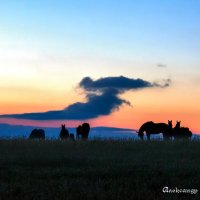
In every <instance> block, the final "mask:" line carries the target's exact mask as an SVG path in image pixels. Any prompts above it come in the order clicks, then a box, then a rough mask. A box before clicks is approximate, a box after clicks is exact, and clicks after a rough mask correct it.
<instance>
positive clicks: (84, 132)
mask: <svg viewBox="0 0 200 200" xmlns="http://www.w3.org/2000/svg"><path fill="white" fill-rule="evenodd" d="M89 132H90V125H89V124H88V123H83V124H82V126H81V125H79V126H78V127H77V128H76V134H77V138H78V139H80V136H81V138H82V139H83V140H87V139H88V135H89Z"/></svg>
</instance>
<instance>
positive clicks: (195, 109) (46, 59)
mask: <svg viewBox="0 0 200 200" xmlns="http://www.w3.org/2000/svg"><path fill="white" fill-rule="evenodd" d="M199 19H200V1H197V0H163V1H160V0H115V1H114V0H77V1H73V0H57V1H54V0H43V1H40V0H34V1H31V0H9V1H7V0H2V1H1V2H0V24H1V29H0V80H1V81H0V115H1V116H0V123H10V124H25V125H35V126H44V125H45V126H60V124H62V123H66V124H67V126H76V125H77V124H79V123H81V122H83V121H88V122H90V123H91V125H92V126H112V127H122V128H133V129H138V128H139V127H140V126H141V125H142V124H143V123H144V122H146V121H155V122H166V123H167V121H168V120H173V123H174V125H175V123H176V121H177V120H181V124H182V126H188V127H189V128H190V129H191V130H192V131H193V132H196V133H200V127H199V120H200V106H199V102H200V95H199V94H200V56H199V52H200V37H199V35H200V22H199ZM23 113H25V115H23ZM27 113H28V114H27ZM16 114H18V115H16ZM21 114H22V115H21ZM50 115H51V117H49V116H50Z"/></svg>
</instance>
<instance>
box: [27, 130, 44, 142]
mask: <svg viewBox="0 0 200 200" xmlns="http://www.w3.org/2000/svg"><path fill="white" fill-rule="evenodd" d="M29 138H30V139H43V140H44V139H45V132H44V130H43V129H33V130H32V132H31V134H30V136H29Z"/></svg>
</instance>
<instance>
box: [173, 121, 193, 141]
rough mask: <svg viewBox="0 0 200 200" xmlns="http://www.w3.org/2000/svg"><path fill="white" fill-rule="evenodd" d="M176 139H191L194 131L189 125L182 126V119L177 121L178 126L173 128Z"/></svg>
mask: <svg viewBox="0 0 200 200" xmlns="http://www.w3.org/2000/svg"><path fill="white" fill-rule="evenodd" d="M173 136H174V140H178V139H191V137H192V132H191V131H190V129H189V128H188V127H181V121H177V122H176V126H175V127H174V129H173Z"/></svg>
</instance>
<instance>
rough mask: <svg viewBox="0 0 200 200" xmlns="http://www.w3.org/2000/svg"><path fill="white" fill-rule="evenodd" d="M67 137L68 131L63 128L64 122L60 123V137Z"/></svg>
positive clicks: (62, 138) (63, 138) (64, 138)
mask: <svg viewBox="0 0 200 200" xmlns="http://www.w3.org/2000/svg"><path fill="white" fill-rule="evenodd" d="M68 138H69V131H68V130H67V129H66V128H65V124H62V126H61V131H60V139H61V140H66V139H68Z"/></svg>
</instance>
